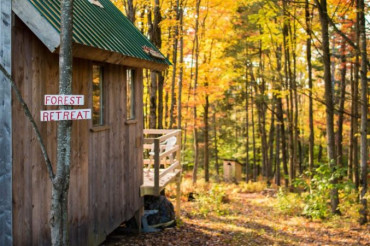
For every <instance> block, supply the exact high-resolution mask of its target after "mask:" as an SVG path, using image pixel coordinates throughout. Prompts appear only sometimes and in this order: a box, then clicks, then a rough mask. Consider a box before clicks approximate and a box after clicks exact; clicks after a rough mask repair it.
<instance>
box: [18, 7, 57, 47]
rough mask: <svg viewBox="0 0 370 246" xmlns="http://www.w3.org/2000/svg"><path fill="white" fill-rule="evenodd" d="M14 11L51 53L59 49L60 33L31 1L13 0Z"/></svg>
mask: <svg viewBox="0 0 370 246" xmlns="http://www.w3.org/2000/svg"><path fill="white" fill-rule="evenodd" d="M12 10H13V12H14V13H15V14H16V15H17V16H18V17H19V19H21V20H22V21H23V22H24V23H25V24H26V26H27V27H28V28H29V29H30V30H31V31H32V32H33V33H34V34H35V35H36V36H37V37H38V38H39V39H40V41H41V42H42V43H43V44H44V45H45V46H46V47H47V48H48V49H49V50H50V52H54V51H55V50H56V49H57V48H58V47H59V45H60V35H59V32H58V31H57V30H55V28H54V27H53V26H52V25H51V24H50V23H49V22H48V21H47V20H46V19H45V18H44V17H43V16H42V15H41V14H40V12H39V11H38V10H37V9H36V8H35V7H34V6H33V5H32V4H31V3H30V2H29V1H24V0H22V1H20V0H12Z"/></svg>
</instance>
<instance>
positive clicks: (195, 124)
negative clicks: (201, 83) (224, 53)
mask: <svg viewBox="0 0 370 246" xmlns="http://www.w3.org/2000/svg"><path fill="white" fill-rule="evenodd" d="M200 1H201V0H197V1H196V7H195V8H196V18H195V75H194V100H196V95H197V86H198V70H199V33H198V31H199V9H200ZM193 116H194V125H193V127H194V130H193V131H194V169H193V183H194V184H195V183H196V182H197V171H198V162H199V144H198V130H197V105H196V104H194V107H193Z"/></svg>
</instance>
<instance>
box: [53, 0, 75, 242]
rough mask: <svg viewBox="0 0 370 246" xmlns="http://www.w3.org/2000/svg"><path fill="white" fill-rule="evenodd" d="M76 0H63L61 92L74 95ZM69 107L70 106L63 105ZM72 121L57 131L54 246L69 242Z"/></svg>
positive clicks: (63, 122) (61, 107)
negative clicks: (73, 61) (73, 25)
mask: <svg viewBox="0 0 370 246" xmlns="http://www.w3.org/2000/svg"><path fill="white" fill-rule="evenodd" d="M72 10H73V0H62V1H61V19H60V25H61V28H60V30H61V33H60V53H59V94H62V95H70V94H72V22H73V21H72V19H73V16H72V13H73V11H72ZM60 109H62V110H63V109H70V106H60ZM71 126H72V123H71V121H60V122H59V123H58V130H57V165H56V173H55V178H54V180H53V185H52V200H51V212H50V228H51V241H52V245H53V246H55V245H69V235H68V190H69V176H70V160H71Z"/></svg>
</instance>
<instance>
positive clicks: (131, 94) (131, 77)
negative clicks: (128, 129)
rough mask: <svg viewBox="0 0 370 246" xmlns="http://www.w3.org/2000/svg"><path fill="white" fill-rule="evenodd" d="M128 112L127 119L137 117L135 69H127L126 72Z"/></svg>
mask: <svg viewBox="0 0 370 246" xmlns="http://www.w3.org/2000/svg"><path fill="white" fill-rule="evenodd" d="M126 112H127V117H126V118H127V119H128V120H132V119H135V71H134V70H133V69H127V73H126Z"/></svg>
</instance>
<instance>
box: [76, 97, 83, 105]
mask: <svg viewBox="0 0 370 246" xmlns="http://www.w3.org/2000/svg"><path fill="white" fill-rule="evenodd" d="M76 97H77V104H78V105H80V99H82V96H76Z"/></svg>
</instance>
